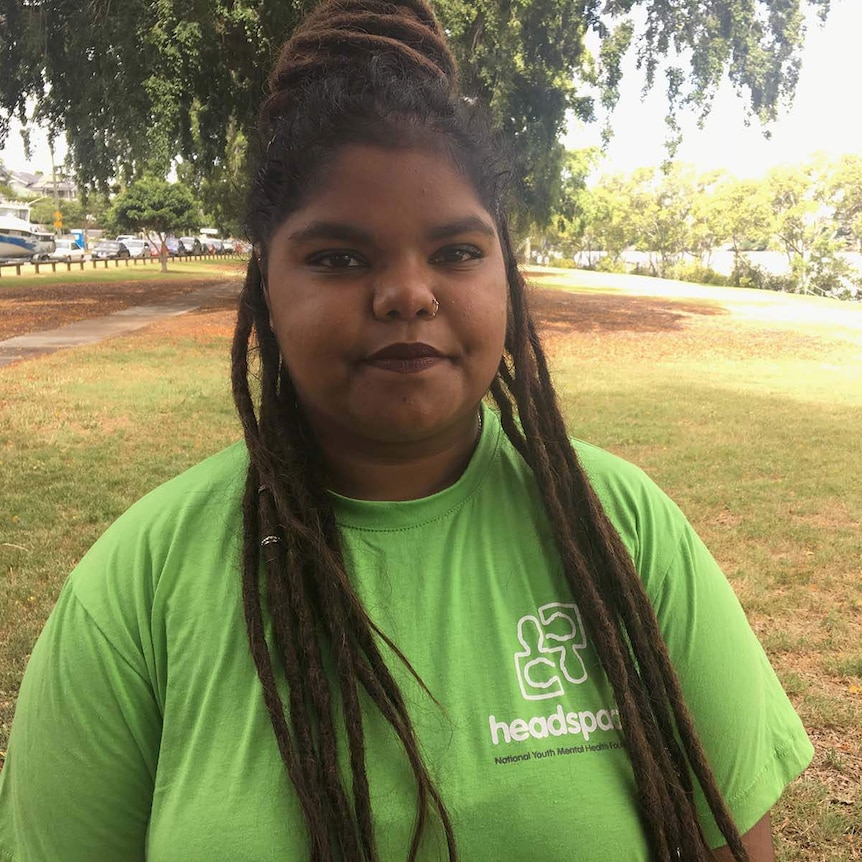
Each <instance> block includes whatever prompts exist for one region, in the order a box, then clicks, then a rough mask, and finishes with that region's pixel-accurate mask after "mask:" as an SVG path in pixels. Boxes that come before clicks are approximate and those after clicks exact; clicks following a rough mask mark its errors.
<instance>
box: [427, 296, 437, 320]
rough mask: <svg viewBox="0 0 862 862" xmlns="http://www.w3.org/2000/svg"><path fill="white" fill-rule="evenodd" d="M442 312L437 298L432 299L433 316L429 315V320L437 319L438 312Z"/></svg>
mask: <svg viewBox="0 0 862 862" xmlns="http://www.w3.org/2000/svg"><path fill="white" fill-rule="evenodd" d="M439 310H440V303H439V302H437V300H436V298H432V299H431V314H429V315H428V319H429V320H430V319H431V318H432V317H437V312H438V311H439Z"/></svg>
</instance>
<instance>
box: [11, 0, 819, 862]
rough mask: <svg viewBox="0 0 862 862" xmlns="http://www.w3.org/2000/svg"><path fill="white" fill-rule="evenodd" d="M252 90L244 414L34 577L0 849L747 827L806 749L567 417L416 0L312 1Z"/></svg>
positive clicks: (727, 615) (746, 634) (420, 847)
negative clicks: (85, 549)
mask: <svg viewBox="0 0 862 862" xmlns="http://www.w3.org/2000/svg"><path fill="white" fill-rule="evenodd" d="M261 119H262V125H263V128H264V129H265V131H266V135H267V140H268V141H269V144H268V147H267V149H266V152H265V154H264V155H263V156H262V160H261V167H260V171H259V173H258V175H257V180H256V183H255V187H254V191H253V193H252V197H251V208H250V216H249V232H250V236H251V238H252V240H253V241H254V244H255V245H254V249H255V252H254V256H253V259H252V261H251V263H250V265H249V268H248V274H247V278H246V282H245V286H244V289H243V293H242V297H241V301H240V310H239V318H238V323H237V329H236V336H235V341H234V348H233V388H234V395H235V400H236V403H237V406H238V409H239V413H240V416H241V419H242V423H243V427H244V430H245V445H237V446H234V447H232V448H231V449H229V450H227V451H225V452H223V453H221V454H219V455H216V456H215V457H214V458H211V459H209V460H208V461H206V462H204V463H203V464H201V465H198V466H197V467H196V468H194V469H192V470H191V471H189V472H187V473H186V474H184V475H183V476H180V477H178V478H177V479H175V480H173V481H172V482H169V483H168V484H167V485H165V486H163V487H162V488H160V489H157V490H156V491H155V492H153V493H152V494H150V495H149V496H148V497H146V498H145V499H144V500H142V501H141V502H140V503H138V504H137V505H136V506H134V507H133V508H132V509H131V510H130V511H129V512H128V513H127V514H126V515H125V516H123V518H121V519H120V520H119V521H118V522H117V524H115V525H114V526H113V527H112V528H111V529H110V530H109V531H108V532H107V534H106V535H105V536H104V537H103V539H102V540H100V541H99V542H98V543H97V544H96V546H95V547H94V548H93V549H92V550H91V551H90V553H89V554H88V555H87V556H86V557H85V559H84V560H83V561H82V563H81V564H80V566H79V567H78V569H76V571H75V572H74V573H73V575H72V576H71V577H70V579H69V581H68V582H67V584H66V586H65V588H64V590H63V593H62V595H61V597H60V599H59V601H58V604H57V607H56V609H55V611H54V613H53V614H52V617H51V619H50V620H49V622H48V624H47V626H46V628H45V631H44V633H43V634H42V636H41V638H40V640H39V642H38V644H37V646H36V648H35V650H34V652H33V656H32V659H31V662H30V666H29V668H28V672H27V675H26V677H25V680H24V683H23V685H22V688H21V695H20V699H19V704H18V713H17V715H16V718H15V724H14V727H13V731H12V740H11V744H10V749H9V755H8V760H7V765H6V768H5V770H4V772H3V773H2V777H0V803H2V808H0V811H2V813H0V856H3V855H4V854H5V855H6V856H9V857H11V858H12V859H18V860H43V859H44V860H48V859H51V860H54V859H63V860H79V859H80V860H85V859H86V860H95V859H98V860H130V859H147V860H152V862H159V860H176V859H183V860H197V859H200V860H204V859H206V860H217V859H225V860H228V859H230V860H235V859H255V860H257V859H295V858H296V859H298V858H311V859H314V860H330V859H347V860H361V859H381V860H390V859H391V860H395V859H405V858H406V859H445V858H448V859H455V858H462V859H466V860H485V859H487V860H531V859H537V860H538V859H548V860H556V859H572V858H575V859H584V860H640V859H657V860H672V859H673V860H676V859H684V860H709V859H736V860H744V859H751V860H758V862H760V860H767V859H771V858H772V850H771V839H770V836H769V820H768V810H769V808H770V806H771V805H772V804H773V803H774V802H775V800H776V799H777V798H778V796H779V795H780V793H781V791H782V789H783V787H784V786H785V785H786V783H787V782H788V781H789V780H790V779H791V778H792V777H794V776H795V775H796V774H798V773H799V772H800V771H801V770H802V769H803V768H804V766H805V765H806V763H807V762H808V760H809V759H810V756H811V748H810V744H809V742H808V740H807V738H806V736H805V733H804V731H803V730H802V728H801V725H800V723H799V721H798V718H797V717H796V715H795V714H794V712H793V710H792V709H791V707H790V706H789V704H788V702H787V699H786V697H785V696H784V694H783V692H782V691H781V688H780V686H779V684H778V682H777V680H776V679H775V676H774V674H773V672H772V671H771V669H770V668H769V666H768V663H767V661H766V659H765V657H764V655H763V653H762V650H761V649H760V648H759V646H758V644H757V642H756V640H755V639H754V637H753V635H752V634H751V631H750V630H749V628H748V626H747V624H746V622H745V618H744V615H743V614H742V611H741V610H740V608H739V605H738V603H737V602H736V601H735V599H734V597H733V595H732V592H731V591H730V589H729V587H728V585H727V583H726V581H725V580H724V578H723V576H722V575H721V573H720V572H719V571H718V569H717V567H716V565H715V563H714V561H713V560H712V558H711V557H710V555H709V553H708V552H707V551H706V549H705V548H704V547H703V545H702V544H701V543H700V541H699V540H698V538H697V537H696V535H695V534H694V533H693V531H692V530H691V527H690V526H689V525H688V524H687V523H686V521H685V520H684V518H683V517H682V515H681V514H680V512H679V511H678V509H676V507H675V506H674V505H673V504H672V503H671V502H670V501H669V500H668V499H667V498H666V497H665V496H664V495H662V494H661V492H660V491H658V489H656V488H655V486H654V485H652V484H651V483H650V481H649V480H648V479H647V478H646V477H645V476H644V475H643V474H642V473H640V472H639V471H638V470H637V469H636V468H634V467H632V466H630V465H628V464H625V463H624V462H622V461H620V460H619V459H616V458H614V457H612V456H610V455H608V454H607V453H604V452H601V451H600V450H597V449H595V448H593V447H590V446H588V445H586V444H583V443H577V442H576V443H574V444H573V443H572V442H570V441H569V439H568V438H567V436H566V431H565V428H564V424H563V420H562V417H561V416H560V412H559V409H558V407H557V405H556V400H555V396H554V392H553V388H552V386H551V382H550V379H549V377H548V371H547V366H546V362H545V359H544V355H543V353H542V350H541V346H540V343H539V340H538V338H537V336H536V333H535V330H534V328H533V325H532V323H531V321H530V317H529V314H528V312H527V308H526V303H525V297H524V284H523V280H522V277H521V275H520V273H519V272H518V268H517V266H516V263H515V259H514V254H513V250H512V243H511V240H510V238H509V234H508V230H507V226H506V219H505V215H504V213H503V209H502V203H501V201H502V193H503V190H502V182H501V180H502V178H503V177H504V176H505V170H504V169H503V168H502V167H501V165H500V158H499V155H498V152H497V148H496V147H495V146H494V144H493V142H492V141H490V139H489V137H488V134H487V132H486V131H485V126H484V124H483V122H482V121H481V118H480V117H479V116H478V115H477V112H476V110H475V108H474V106H473V105H472V103H471V101H470V100H467V99H464V98H462V97H461V96H460V95H459V94H458V93H457V90H456V86H455V68H454V63H453V61H452V57H451V55H450V53H449V50H448V48H447V46H446V43H445V40H444V37H443V35H442V33H441V30H440V28H439V26H438V24H437V22H436V21H435V19H434V17H433V14H432V13H431V11H430V10H429V8H428V7H427V6H426V5H425V4H424V2H422V0H409V2H403V3H401V4H400V5H398V6H390V5H387V4H385V3H381V2H377V0H365V2H352V0H340V2H325V3H323V4H322V5H321V6H320V7H318V9H317V10H316V11H315V12H314V13H313V14H312V15H311V16H310V17H309V18H308V19H307V21H306V22H305V23H304V25H303V26H302V27H301V28H300V30H299V31H298V32H297V33H296V34H295V35H294V36H293V38H292V39H291V40H290V41H289V42H288V43H287V45H286V46H285V48H284V49H283V52H282V54H281V57H280V59H279V62H278V65H277V68H276V70H275V72H274V73H273V75H272V78H271V87H270V94H269V96H268V98H267V100H266V102H265V104H264V106H263V109H262V114H261ZM250 360H253V361H252V365H251V367H250V365H249V363H250ZM250 381H251V382H250ZM488 393H490V397H491V399H492V400H493V402H494V403H495V405H496V410H492V409H490V408H489V407H486V406H483V399H484V397H485V395H486V394H488ZM238 568H239V569H241V571H242V575H241V577H240V576H239V575H238V574H237V569H238ZM725 845H726V846H725ZM710 848H720V849H716V850H715V851H714V852H713V851H712V850H711V849H710Z"/></svg>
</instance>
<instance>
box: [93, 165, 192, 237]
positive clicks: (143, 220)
mask: <svg viewBox="0 0 862 862" xmlns="http://www.w3.org/2000/svg"><path fill="white" fill-rule="evenodd" d="M200 218H201V211H200V203H199V202H198V201H197V200H195V198H194V196H193V195H192V193H191V192H190V191H189V190H188V189H187V188H186V187H185V186H184V185H182V184H180V183H169V182H166V181H165V180H162V179H159V178H157V177H142V178H141V179H140V180H136V181H135V182H133V183H132V184H131V185H130V186H129V187H128V188H127V189H126V190H125V191H123V192H120V194H118V195H117V197H116V198H115V199H114V202H113V204H112V205H111V209H110V211H109V213H108V215H107V218H106V221H107V223H108V224H109V225H110V226H111V227H115V228H117V229H118V230H132V231H147V232H151V233H157V234H159V236H160V237H161V238H162V239H164V237H165V235H166V234H168V233H171V232H174V231H191V230H195V229H197V228H198V227H199V226H200Z"/></svg>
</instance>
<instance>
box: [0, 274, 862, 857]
mask: <svg viewBox="0 0 862 862" xmlns="http://www.w3.org/2000/svg"><path fill="white" fill-rule="evenodd" d="M574 286H575V285H574V284H573V280H572V278H571V277H566V279H562V278H559V277H558V279H557V283H556V284H555V285H554V287H555V288H558V289H562V290H572V289H573V288H574ZM589 288H590V289H589V290H588V291H584V292H575V293H571V294H563V293H561V294H560V295H559V300H558V301H557V300H555V302H558V303H561V302H563V301H564V300H567V299H568V298H572V301H573V305H572V307H571V309H570V311H569V312H566V315H563V314H562V313H561V312H559V311H558V310H555V309H556V308H557V306H556V305H555V304H554V302H550V303H549V304H548V306H547V308H545V309H543V310H541V311H540V318H541V321H542V325H543V327H544V329H545V331H546V332H547V334H548V335H547V340H548V344H549V348H550V352H551V356H552V362H553V366H554V373H555V379H556V381H557V385H558V389H559V393H560V398H561V402H562V404H563V407H564V410H565V412H566V415H567V417H568V420H569V424H570V427H571V429H572V430H573V433H576V434H577V435H578V436H580V437H583V438H585V439H588V440H591V441H592V442H595V443H597V444H599V445H601V446H604V447H606V448H608V449H610V450H612V451H615V452H618V453H619V454H621V455H623V456H624V457H627V458H629V459H630V460H632V461H635V462H636V463H638V464H640V465H641V466H643V467H644V468H645V469H646V470H647V471H648V472H649V473H651V475H652V476H653V477H654V478H655V479H656V480H657V481H658V482H659V484H661V485H662V486H663V487H664V488H665V489H666V490H667V491H668V492H669V493H670V494H671V496H673V497H674V498H675V499H676V500H677V502H678V503H679V504H680V506H681V507H682V508H683V510H684V511H685V512H686V513H687V515H688V516H689V518H690V519H691V520H692V522H693V523H694V525H695V527H696V528H697V529H698V531H699V532H700V533H701V535H702V536H703V537H704V539H705V540H706V542H707V544H708V545H709V546H710V547H711V549H712V551H713V553H714V554H715V556H716V558H717V559H718V560H719V562H720V563H721V564H722V566H723V567H724V569H725V571H726V572H727V574H728V576H729V578H730V579H731V581H732V583H733V585H734V588H735V590H736V592H737V594H738V595H739V597H740V600H741V601H742V603H743V606H744V607H745V609H746V612H747V614H748V616H749V619H750V620H751V623H752V625H753V627H754V629H755V630H756V631H757V633H758V635H759V636H760V638H761V641H762V643H763V644H764V647H765V649H766V650H767V652H768V654H769V656H770V659H771V660H772V662H773V665H774V666H775V668H776V670H777V672H778V674H779V676H780V678H781V679H782V682H783V684H784V685H785V687H786V690H787V691H788V693H789V695H790V697H791V699H792V700H793V702H794V704H795V705H796V707H797V709H798V711H799V713H800V715H801V716H802V718H803V720H804V722H805V724H806V727H807V728H808V729H809V732H810V734H811V736H812V739H813V741H814V743H815V747H816V750H817V754H816V757H815V762H814V764H813V766H812V768H811V769H809V770H808V772H807V773H806V774H805V775H804V776H803V777H802V778H800V779H799V780H797V781H796V782H795V783H794V784H793V785H792V786H791V787H790V788H789V789H788V791H787V792H786V793H785V796H784V798H783V799H782V801H781V802H780V803H779V805H778V806H777V807H776V809H775V810H774V811H773V822H774V826H775V833H776V847H777V858H778V859H779V860H780V862H791V860H792V862H800V860H802V862H815V860H817V862H819V860H836V862H837V861H838V860H841V862H843V860H857V859H860V858H862V827H860V824H862V791H860V782H862V651H860V648H859V644H860V643H862V530H860V522H862V469H860V466H862V465H860V455H859V445H858V441H859V428H860V427H862V386H860V385H859V382H860V376H859V375H860V369H862V339H860V340H858V341H857V340H855V339H856V336H855V335H854V334H853V333H854V332H856V329H854V327H855V321H856V320H858V319H859V318H854V317H853V315H857V314H859V313H860V312H862V309H855V308H851V307H847V314H849V315H850V317H848V318H847V321H850V322H851V323H852V324H853V325H852V326H850V327H849V328H848V329H847V332H845V331H844V329H842V328H841V327H838V328H836V329H834V330H832V329H830V328H829V327H825V328H824V326H821V325H820V324H818V323H816V321H814V320H813V319H808V318H810V317H811V314H808V313H806V315H805V318H806V319H805V320H803V321H801V322H800V321H791V322H789V323H787V322H785V323H782V324H780V325H779V323H776V322H774V321H770V320H767V319H763V318H762V317H761V318H757V319H752V318H750V317H746V316H745V315H744V314H741V313H739V314H737V313H734V314H729V313H728V312H727V309H726V307H725V304H724V303H723V301H722V300H715V301H713V300H709V299H704V298H703V297H699V298H698V300H697V302H696V303H695V302H693V301H692V300H691V299H686V298H685V297H682V296H680V297H675V298H673V299H672V300H668V299H666V298H665V299H662V300H658V299H656V298H647V299H644V298H643V297H631V298H630V299H628V300H627V301H626V302H625V303H620V302H619V301H618V299H619V291H618V290H617V289H616V288H614V287H613V286H612V287H597V286H596V285H593V284H590V285H589ZM731 294H732V296H731ZM727 295H728V296H730V297H731V299H732V301H733V302H742V301H743V298H742V294H736V293H735V292H733V291H730V292H729V293H728V294H727ZM769 299H770V297H764V296H763V295H762V294H759V295H758V296H757V297H756V301H757V303H759V304H761V305H762V304H763V303H764V302H766V300H769ZM774 302H775V307H776V308H779V307H780V308H784V304H785V300H784V299H782V298H781V297H775V298H774ZM591 303H592V304H591ZM763 307H765V308H767V309H768V308H771V306H770V305H769V303H768V302H766V304H765V305H764V306H763ZM835 307H836V306H835V305H832V306H828V304H824V301H821V302H820V303H819V304H817V303H815V304H814V305H810V308H811V309H827V310H830V313H831V310H832V309H834V308H835ZM805 308H806V309H808V308H809V305H806V306H805ZM632 309H634V311H635V313H633V314H632V313H631V312H632ZM621 312H626V313H629V314H630V316H629V317H626V318H624V319H622V321H620V318H619V315H620V313H621ZM812 314H813V312H812ZM208 319H209V318H207V317H206V316H199V317H197V318H195V317H194V316H186V317H184V318H181V319H180V320H179V321H174V322H171V323H165V324H159V325H157V326H155V327H153V328H151V329H150V330H148V331H146V332H144V333H140V334H137V335H134V336H130V337H127V338H123V339H118V340H114V341H111V342H106V343H104V344H102V345H98V346H94V347H88V348H81V349H77V350H74V351H66V352H62V353H57V354H54V355H53V356H49V357H45V358H43V359H40V360H38V361H35V362H29V363H21V364H19V365H16V366H11V367H9V368H7V369H5V370H3V371H0V377H2V393H3V394H2V396H0V471H2V473H3V475H4V477H8V481H7V482H6V483H5V485H4V486H3V488H2V489H0V513H2V514H0V518H2V520H0V571H2V572H3V574H4V577H3V578H0V750H2V748H3V747H4V740H5V737H6V734H7V733H8V729H9V722H10V720H11V714H12V707H13V701H14V697H15V693H16V691H17V686H18V681H19V679H20V676H21V673H22V671H23V667H24V664H25V662H26V658H27V655H28V653H29V650H30V647H31V645H32V642H33V640H34V638H35V636H36V634H37V632H38V630H39V628H40V626H41V625H42V623H43V621H44V619H45V617H46V615H47V614H48V612H49V610H50V608H51V606H52V604H53V601H54V600H55V597H56V595H57V592H58V590H59V588H60V585H61V584H62V582H63V579H64V577H65V575H66V574H67V572H68V571H69V569H70V568H71V567H72V566H73V565H74V563H75V561H76V560H77V559H78V558H79V557H80V556H81V555H82V554H83V552H84V551H85V550H86V548H87V547H88V546H89V545H90V544H91V543H92V541H93V540H94V539H95V538H96V537H97V536H98V535H99V534H100V533H101V532H102V531H103V529H104V528H105V527H106V526H107V525H108V524H109V523H110V522H111V520H113V519H114V518H115V517H116V516H117V515H118V514H119V513H120V512H122V511H123V510H124V509H125V508H126V507H127V506H128V504H129V503H130V502H132V501H133V500H134V499H136V498H137V497H139V496H141V494H143V493H144V492H146V491H147V490H149V489H150V488H152V487H153V486H155V485H156V484H158V483H159V482H161V481H163V480H164V479H166V478H168V477H170V476H172V475H174V474H176V473H177V472H179V471H180V470H182V469H183V468H184V467H186V466H188V465H190V464H192V463H194V462H196V461H198V460H200V459H201V458H202V457H204V456H205V455H208V454H210V453H212V452H214V451H217V450H218V449H220V448H221V447H223V446H224V445H226V444H227V443H228V442H230V441H232V440H233V439H235V438H236V436H237V434H238V431H237V425H236V421H235V419H234V418H233V411H232V407H231V405H230V402H229V396H228V387H227V372H228V367H227V348H228V335H227V327H226V322H227V316H226V315H222V317H221V318H219V319H220V320H223V321H224V323H225V325H224V326H216V325H206V321H207V320H208ZM777 319H778V318H776V320H777ZM782 319H783V318H782ZM839 329H840V330H841V331H840V333H839V332H838V330H839ZM859 332H860V333H862V328H860V329H859ZM836 333H838V334H836ZM848 333H849V334H848Z"/></svg>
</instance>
